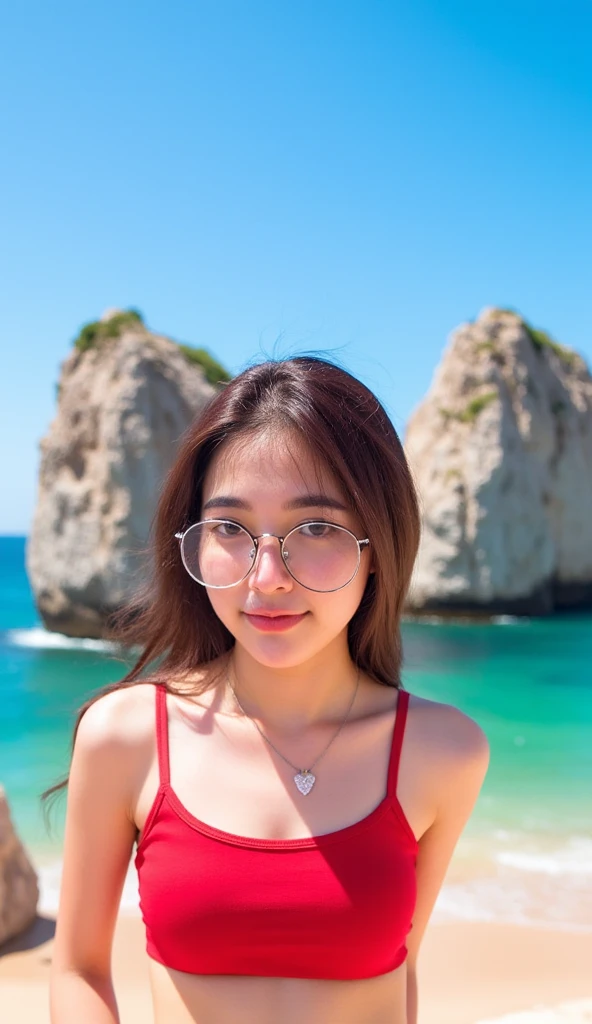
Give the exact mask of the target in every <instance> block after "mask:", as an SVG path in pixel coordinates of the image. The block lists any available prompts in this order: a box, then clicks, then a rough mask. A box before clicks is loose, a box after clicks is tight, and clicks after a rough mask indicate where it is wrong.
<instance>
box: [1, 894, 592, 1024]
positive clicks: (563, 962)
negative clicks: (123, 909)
mask: <svg viewBox="0 0 592 1024" xmlns="http://www.w3.org/2000/svg"><path fill="white" fill-rule="evenodd" d="M53 930H54V922H53V919H52V918H51V917H49V916H46V917H39V918H38V919H37V922H36V924H35V925H34V927H33V928H32V929H31V930H30V931H29V932H28V933H27V935H26V936H24V937H22V938H21V939H20V940H19V941H16V942H14V943H12V944H8V945H7V946H5V947H4V948H3V949H0V1020H1V1021H2V1024H13V1022H14V1024H16V1022H17V1021H18V1024H49V1010H48V997H47V985H48V976H49V969H50V964H51V954H52V942H53V938H52V936H53ZM27 947H28V948H27ZM113 965H114V978H115V988H116V992H117V997H118V1004H119V1009H120V1014H121V1024H140V1022H141V1024H149V1021H151V1020H152V1015H151V1005H150V992H149V984H148V973H147V962H146V956H145V953H144V935H143V926H142V922H141V921H140V920H139V919H138V918H137V917H132V916H128V915H123V914H122V915H120V917H119V920H118V924H117V930H116V936H115V944H114V955H113ZM591 965H592V935H588V934H574V933H570V932H566V931H554V930H550V929H542V928H541V929H539V928H528V927H522V926H518V925H506V924H494V923H481V922H453V923H451V922H445V923H444V922H443V923H433V924H432V925H430V927H429V928H428V931H427V933H426V936H425V938H424V943H423V947H422V951H421V956H420V962H419V998H420V1013H419V1024H494V1022H495V1024H502V1022H503V1024H576V1022H577V1024H592V971H591ZM335 1024H337V1022H335Z"/></svg>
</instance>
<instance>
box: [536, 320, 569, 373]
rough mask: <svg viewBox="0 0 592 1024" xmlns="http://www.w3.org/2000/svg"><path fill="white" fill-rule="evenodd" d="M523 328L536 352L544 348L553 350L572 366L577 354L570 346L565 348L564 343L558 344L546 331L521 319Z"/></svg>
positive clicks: (542, 350)
mask: <svg viewBox="0 0 592 1024" xmlns="http://www.w3.org/2000/svg"><path fill="white" fill-rule="evenodd" d="M522 325H523V327H524V330H525V331H526V333H527V334H528V337H529V338H530V340H531V341H532V344H533V345H534V347H535V349H536V350H537V352H541V353H542V352H544V350H545V349H547V350H548V351H549V350H550V351H551V352H554V353H555V355H556V356H559V358H560V359H561V360H562V361H563V362H564V363H567V364H568V366H573V365H574V363H575V362H576V360H577V358H578V355H577V352H574V351H573V349H571V348H566V346H565V345H560V344H559V342H557V341H554V340H553V338H552V337H551V336H550V335H549V334H547V332H546V331H540V330H538V329H537V328H535V327H531V326H530V324H527V323H526V320H523V321H522Z"/></svg>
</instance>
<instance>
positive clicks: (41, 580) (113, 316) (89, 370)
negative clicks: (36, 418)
mask: <svg viewBox="0 0 592 1024" xmlns="http://www.w3.org/2000/svg"><path fill="white" fill-rule="evenodd" d="M206 355H207V354H206ZM196 357H198V358H200V357H199V350H198V351H197V352H196V351H194V350H191V349H188V348H187V347H184V346H179V345H177V344H176V343H175V342H174V341H171V340H170V339H168V338H166V337H163V336H161V335H157V334H154V333H152V332H150V331H148V330H147V329H146V327H145V326H144V324H143V322H142V320H141V317H140V316H139V315H138V314H137V313H135V312H133V311H131V312H129V313H122V312H121V311H119V310H109V311H107V312H106V313H105V314H104V315H103V317H102V318H101V320H100V321H97V322H96V323H95V324H89V325H87V326H86V327H85V328H84V329H83V330H82V331H81V333H80V336H79V338H78V339H77V341H76V345H75V348H74V350H73V352H72V353H71V355H70V356H69V357H68V358H67V359H66V361H65V362H64V364H63V366H62V371H61V376H60V381H59V385H58V409H57V415H56V417H55V419H54V421H53V423H52V424H51V426H50V429H49V433H48V435H47V436H46V437H45V438H44V439H43V440H42V442H41V465H40V472H39V485H38V497H37V505H36V509H35V515H34V520H33V524H32V529H31V532H30V537H29V542H28V545H27V570H28V573H29V578H30V581H31V584H32V587H33V591H34V594H35V599H36V602H37V607H38V609H39V612H40V614H41V616H42V618H43V621H44V623H45V625H46V627H47V628H48V629H52V630H56V631H58V632H62V633H66V634H68V635H69V636H85V637H99V636H101V635H103V633H104V630H105V624H106V618H107V616H108V615H109V614H110V613H111V612H112V611H114V610H116V609H118V608H119V607H120V606H121V605H122V603H124V602H125V601H126V599H127V598H128V597H129V596H130V593H131V591H132V590H133V589H134V587H135V586H136V585H137V583H138V582H139V581H140V576H141V572H142V561H141V555H140V553H141V551H142V549H143V548H144V547H145V545H146V541H147V538H148V533H149V527H150V523H151V519H152V516H153V513H154V510H155V505H156V500H157V497H158V492H159V487H160V484H161V481H162V479H163V477H164V475H165V473H166V471H167V469H168V468H169V466H170V464H171V461H172V459H173V455H174V451H175V444H176V442H177V440H178V438H179V437H180V435H181V434H182V433H183V431H184V430H185V429H186V427H187V426H188V424H189V423H190V421H191V419H192V418H193V417H194V416H195V414H196V413H198V412H199V411H200V410H201V409H202V408H203V407H204V405H205V404H206V403H207V402H208V401H209V400H210V398H211V396H212V395H213V394H214V393H215V386H213V385H212V384H210V383H208V380H207V379H206V373H208V375H209V376H210V377H211V378H212V377H214V378H215V372H214V373H213V372H212V366H214V369H215V364H214V363H213V361H212V360H211V359H210V361H209V363H207V362H206V365H205V369H204V366H203V359H201V358H200V361H196ZM222 373H223V374H224V371H223V372H222ZM224 376H226V375H224Z"/></svg>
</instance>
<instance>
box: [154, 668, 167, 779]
mask: <svg viewBox="0 0 592 1024" xmlns="http://www.w3.org/2000/svg"><path fill="white" fill-rule="evenodd" d="M155 690H156V749H157V751H158V774H159V778H160V784H161V786H162V785H165V786H168V784H169V781H170V769H169V723H168V716H167V703H166V696H167V691H166V686H163V685H162V684H161V683H157V685H156V686H155Z"/></svg>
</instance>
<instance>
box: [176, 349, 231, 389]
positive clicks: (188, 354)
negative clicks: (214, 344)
mask: <svg viewBox="0 0 592 1024" xmlns="http://www.w3.org/2000/svg"><path fill="white" fill-rule="evenodd" d="M179 348H180V350H181V352H182V353H183V355H184V356H185V358H186V360H187V362H188V363H193V364H195V365H197V366H201V368H202V370H203V371H204V374H205V378H206V380H207V381H208V382H209V383H210V384H220V383H226V381H229V380H230V374H229V373H228V370H225V369H224V367H223V366H222V365H221V364H220V363H219V362H218V361H217V360H216V359H214V357H213V356H211V355H210V353H209V352H208V351H206V349H205V348H193V347H192V346H191V345H181V344H179Z"/></svg>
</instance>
